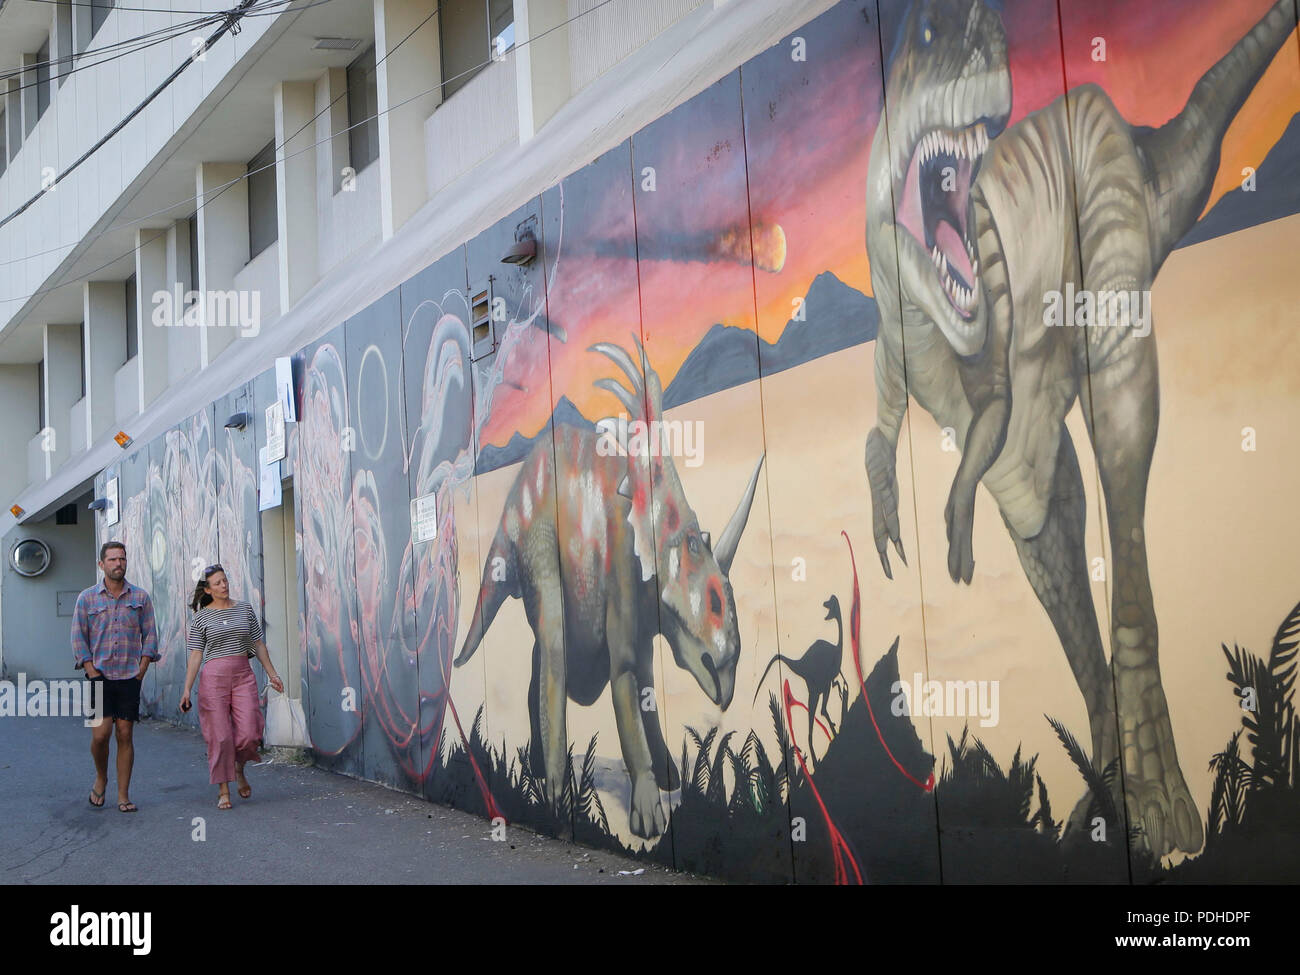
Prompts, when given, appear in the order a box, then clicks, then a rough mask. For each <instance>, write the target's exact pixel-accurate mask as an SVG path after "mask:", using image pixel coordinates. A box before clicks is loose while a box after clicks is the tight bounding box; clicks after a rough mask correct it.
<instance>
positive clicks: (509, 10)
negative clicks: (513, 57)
mask: <svg viewBox="0 0 1300 975" xmlns="http://www.w3.org/2000/svg"><path fill="white" fill-rule="evenodd" d="M488 33H489V34H491V35H492V41H491V44H490V45H489V54H490V56H491V57H497V58H499V57H501V55H503V54H505V53H506V51H508V50H510V49H511V48H512V47H514V46H515V5H514V4H513V3H512V2H511V0H488Z"/></svg>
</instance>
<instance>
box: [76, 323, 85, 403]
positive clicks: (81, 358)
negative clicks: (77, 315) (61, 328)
mask: <svg viewBox="0 0 1300 975" xmlns="http://www.w3.org/2000/svg"><path fill="white" fill-rule="evenodd" d="M77 337H78V339H79V340H80V350H79V352H78V355H77V368H78V369H79V370H80V372H81V398H82V399H85V398H86V323H85V322H82V323H81V324H80V325H79V326H77Z"/></svg>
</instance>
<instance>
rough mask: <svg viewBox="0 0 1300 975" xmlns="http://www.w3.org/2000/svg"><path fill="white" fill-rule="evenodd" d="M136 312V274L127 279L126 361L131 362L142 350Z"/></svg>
mask: <svg viewBox="0 0 1300 975" xmlns="http://www.w3.org/2000/svg"><path fill="white" fill-rule="evenodd" d="M136 322H137V318H136V314H135V275H134V274H133V275H131V276H130V277H129V278H127V279H126V361H127V362H130V361H131V360H132V359H134V358H135V356H136V353H137V352H139V351H140V342H139V336H138V335H137V334H136Z"/></svg>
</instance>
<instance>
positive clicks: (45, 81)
mask: <svg viewBox="0 0 1300 975" xmlns="http://www.w3.org/2000/svg"><path fill="white" fill-rule="evenodd" d="M49 107H50V39H49V38H48V37H46V38H45V43H44V44H42V45H41V49H40V50H39V51H37V52H36V119H37V121H39V120H40V117H41V116H42V115H44V114H45V110H46V109H47V108H49Z"/></svg>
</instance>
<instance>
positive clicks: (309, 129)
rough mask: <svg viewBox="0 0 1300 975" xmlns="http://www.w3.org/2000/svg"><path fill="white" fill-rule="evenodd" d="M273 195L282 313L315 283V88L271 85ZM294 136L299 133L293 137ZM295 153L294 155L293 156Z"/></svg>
mask: <svg viewBox="0 0 1300 975" xmlns="http://www.w3.org/2000/svg"><path fill="white" fill-rule="evenodd" d="M274 97H275V144H276V145H277V146H278V147H279V148H278V149H276V151H275V197H276V208H277V210H278V213H277V215H276V219H277V220H278V221H279V237H280V249H279V250H280V313H281V314H284V313H285V312H287V311H288V310H289V309H290V308H292V307H293V306H294V304H295V303H296V302H297V301H298V299H299V298H301V297H302V296H303V295H304V294H306V293H307V290H308V289H309V288H310V287H311V286H312V285H313V284H315V283H316V277H317V264H316V240H317V227H316V151H315V149H314V148H313V146H314V144H315V142H316V127H315V126H314V125H312V124H311V122H312V118H313V116H314V115H315V114H316V84H315V82H311V81H295V82H287V81H282V82H280V83H279V84H277V85H276V86H275V95H274ZM294 133H297V134H296V135H295V134H294ZM295 153H297V155H295Z"/></svg>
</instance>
